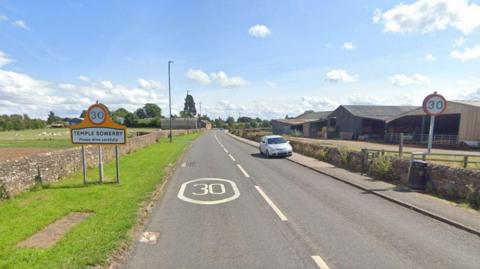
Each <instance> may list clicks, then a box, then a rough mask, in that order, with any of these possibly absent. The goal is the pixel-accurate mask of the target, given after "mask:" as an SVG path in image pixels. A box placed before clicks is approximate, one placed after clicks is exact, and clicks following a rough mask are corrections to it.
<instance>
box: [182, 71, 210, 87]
mask: <svg viewBox="0 0 480 269" xmlns="http://www.w3.org/2000/svg"><path fill="white" fill-rule="evenodd" d="M185 76H186V77H187V78H188V79H190V80H193V81H196V82H200V83H202V84H205V85H206V84H210V83H211V82H212V80H211V79H210V77H209V76H208V74H207V73H205V72H203V71H202V70H200V69H192V68H190V69H188V71H187V73H186V74H185Z"/></svg>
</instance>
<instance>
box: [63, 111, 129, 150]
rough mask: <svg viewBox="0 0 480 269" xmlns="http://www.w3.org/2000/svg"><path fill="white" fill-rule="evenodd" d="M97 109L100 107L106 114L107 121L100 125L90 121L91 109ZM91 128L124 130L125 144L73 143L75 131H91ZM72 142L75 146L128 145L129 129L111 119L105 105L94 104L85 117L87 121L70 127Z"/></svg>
mask: <svg viewBox="0 0 480 269" xmlns="http://www.w3.org/2000/svg"><path fill="white" fill-rule="evenodd" d="M95 107H99V108H100V109H102V110H103V112H104V113H105V120H104V121H103V122H102V123H100V124H95V123H93V122H92V120H91V119H90V114H89V113H88V112H90V110H91V109H93V108H95ZM90 128H108V129H114V130H123V131H124V132H125V140H124V143H74V142H73V130H78V129H90ZM70 142H71V143H72V144H74V145H125V144H127V127H125V126H123V125H120V124H118V123H116V122H114V121H113V120H112V118H111V117H110V113H108V108H107V107H106V106H105V105H104V104H93V105H91V106H90V107H89V108H88V110H87V115H86V116H85V119H84V120H83V121H82V122H81V123H79V124H77V125H73V126H70Z"/></svg>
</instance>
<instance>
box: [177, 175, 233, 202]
mask: <svg viewBox="0 0 480 269" xmlns="http://www.w3.org/2000/svg"><path fill="white" fill-rule="evenodd" d="M198 181H200V182H205V181H206V182H212V181H213V183H212V184H197V186H196V187H197V190H199V191H202V192H201V193H193V192H192V195H196V196H198V195H202V196H203V195H213V196H215V195H218V194H223V191H225V190H224V188H225V186H223V188H222V187H220V188H221V190H222V191H221V192H217V191H216V190H214V188H213V186H212V185H217V186H219V185H223V184H222V183H219V182H226V183H229V184H230V186H231V187H232V190H233V195H232V196H230V197H227V198H223V199H220V200H209V201H204V200H197V199H193V198H190V197H187V196H185V190H186V189H187V185H188V184H190V183H195V182H198ZM215 183H216V184H215ZM194 187H195V185H194ZM198 187H201V188H198ZM217 190H218V189H217ZM177 197H178V199H180V200H183V201H185V202H189V203H193V204H199V205H218V204H223V203H226V202H230V201H233V200H235V199H237V198H238V197H240V191H239V190H238V187H237V185H236V184H235V182H233V181H231V180H228V179H221V178H198V179H194V180H190V181H187V182H185V183H183V184H182V186H181V187H180V190H179V191H178V194H177Z"/></svg>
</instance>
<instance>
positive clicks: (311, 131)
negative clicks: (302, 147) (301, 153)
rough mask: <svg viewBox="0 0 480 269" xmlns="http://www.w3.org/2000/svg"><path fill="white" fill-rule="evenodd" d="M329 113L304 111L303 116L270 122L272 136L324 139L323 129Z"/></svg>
mask: <svg viewBox="0 0 480 269" xmlns="http://www.w3.org/2000/svg"><path fill="white" fill-rule="evenodd" d="M330 113H331V111H320V112H313V111H306V112H304V113H303V114H301V115H299V116H297V117H295V118H288V119H276V120H272V132H273V133H274V134H279V135H282V134H287V135H292V134H295V135H301V136H304V137H313V138H321V137H325V136H324V133H325V130H324V127H326V126H327V117H328V115H329V114H330Z"/></svg>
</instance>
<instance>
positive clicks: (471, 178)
mask: <svg viewBox="0 0 480 269" xmlns="http://www.w3.org/2000/svg"><path fill="white" fill-rule="evenodd" d="M233 133H234V134H236V135H240V136H242V137H244V138H247V139H250V140H259V137H260V136H261V135H263V134H262V133H251V134H249V133H248V132H242V131H234V132H233ZM290 144H291V145H292V148H293V150H294V151H295V152H298V153H300V154H303V155H306V156H309V157H313V158H316V159H318V160H320V161H324V162H328V163H331V164H333V165H335V166H338V167H342V168H345V169H347V170H350V171H353V172H361V173H364V174H368V175H369V176H371V177H373V178H375V179H379V180H384V181H389V182H392V183H395V184H403V185H407V184H408V170H409V167H410V161H409V160H405V159H399V158H398V157H393V156H382V155H378V156H376V157H375V158H373V159H371V160H368V159H367V156H366V154H365V153H364V152H359V151H349V150H346V149H342V148H336V147H325V146H321V145H316V144H311V143H306V142H302V141H297V140H295V138H291V140H290ZM427 174H428V177H429V183H428V186H427V192H429V193H432V194H436V195H440V196H442V197H445V198H447V199H451V200H454V201H467V202H469V203H470V204H472V205H473V206H474V207H480V170H471V169H462V168H452V167H448V166H444V165H439V164H433V163H429V164H428V168H427Z"/></svg>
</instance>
